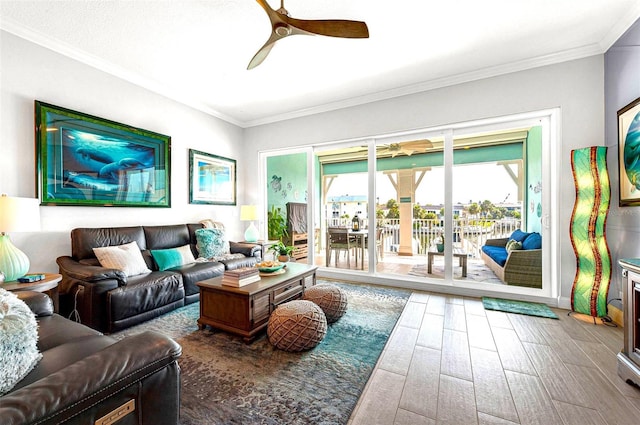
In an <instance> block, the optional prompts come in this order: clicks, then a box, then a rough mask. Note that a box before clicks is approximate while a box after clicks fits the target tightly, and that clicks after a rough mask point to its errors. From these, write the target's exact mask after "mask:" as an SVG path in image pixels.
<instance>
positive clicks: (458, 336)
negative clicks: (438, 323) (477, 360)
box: [440, 329, 473, 381]
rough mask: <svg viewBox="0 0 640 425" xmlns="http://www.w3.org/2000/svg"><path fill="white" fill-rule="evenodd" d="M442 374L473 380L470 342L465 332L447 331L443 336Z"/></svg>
mask: <svg viewBox="0 0 640 425" xmlns="http://www.w3.org/2000/svg"><path fill="white" fill-rule="evenodd" d="M440 372H441V373H443V374H445V375H449V376H455V377H456V378H460V379H466V380H467V381H472V380H473V374H472V372H471V356H470V355H469V342H468V341H467V334H466V333H465V332H458V331H453V330H451V329H445V330H444V332H443V336H442V360H441V362H440Z"/></svg>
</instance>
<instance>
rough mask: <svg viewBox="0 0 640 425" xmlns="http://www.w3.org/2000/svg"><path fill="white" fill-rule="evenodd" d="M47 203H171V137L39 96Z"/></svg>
mask: <svg viewBox="0 0 640 425" xmlns="http://www.w3.org/2000/svg"><path fill="white" fill-rule="evenodd" d="M35 120H36V163H37V167H36V169H37V176H36V178H37V182H38V183H37V184H38V192H39V197H40V202H41V204H42V205H81V206H114V207H170V206H171V190H170V189H171V187H170V182H171V175H170V174H171V173H170V158H171V138H170V137H169V136H165V135H162V134H158V133H154V132H152V131H149V130H143V129H140V128H135V127H131V126H128V125H125V124H121V123H117V122H114V121H110V120H107V119H104V118H98V117H95V116H92V115H87V114H83V113H81V112H77V111H72V110H70V109H66V108H61V107H59V106H54V105H50V104H47V103H44V102H40V101H36V102H35Z"/></svg>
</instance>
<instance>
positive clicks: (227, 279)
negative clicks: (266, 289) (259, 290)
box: [222, 267, 260, 287]
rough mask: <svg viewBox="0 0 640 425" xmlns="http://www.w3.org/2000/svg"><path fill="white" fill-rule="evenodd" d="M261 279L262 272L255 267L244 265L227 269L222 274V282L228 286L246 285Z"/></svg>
mask: <svg viewBox="0 0 640 425" xmlns="http://www.w3.org/2000/svg"><path fill="white" fill-rule="evenodd" d="M258 280H260V274H259V272H258V269H256V268H255V267H243V268H240V269H235V270H226V271H225V272H224V276H222V284H223V285H227V286H236V287H240V286H244V285H248V284H249V283H253V282H256V281H258Z"/></svg>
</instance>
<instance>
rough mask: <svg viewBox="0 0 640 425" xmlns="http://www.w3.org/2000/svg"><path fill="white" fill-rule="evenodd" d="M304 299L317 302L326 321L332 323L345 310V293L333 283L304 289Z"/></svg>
mask: <svg viewBox="0 0 640 425" xmlns="http://www.w3.org/2000/svg"><path fill="white" fill-rule="evenodd" d="M304 299H305V300H309V301H312V302H314V303H315V304H317V305H318V306H319V307H320V308H321V309H322V311H324V315H325V316H326V317H327V323H333V322H335V321H337V320H338V319H339V318H341V317H342V316H344V314H345V313H346V312H347V294H345V293H344V291H343V290H342V289H340V288H338V287H337V286H335V285H329V284H321V285H316V286H312V287H311V288H309V289H307V290H305V291H304Z"/></svg>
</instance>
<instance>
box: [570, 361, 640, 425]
mask: <svg viewBox="0 0 640 425" xmlns="http://www.w3.org/2000/svg"><path fill="white" fill-rule="evenodd" d="M566 366H567V369H569V371H570V372H571V374H572V375H573V376H574V377H575V378H576V381H578V384H579V385H580V386H581V387H582V388H583V389H584V390H585V392H586V393H587V394H588V395H589V398H590V403H591V407H592V408H594V409H596V410H597V411H598V412H599V413H600V415H601V416H602V418H603V419H604V420H605V421H606V422H607V423H608V424H610V425H620V424H637V423H638V422H640V421H639V418H638V410H637V409H636V408H635V407H633V405H631V403H629V402H628V401H627V399H626V398H625V397H622V396H621V395H620V393H619V392H618V390H617V389H616V387H614V386H613V384H612V383H611V382H610V381H609V380H608V379H607V377H605V373H602V372H601V371H600V370H599V369H594V368H590V367H584V366H577V365H572V364H567V365H566Z"/></svg>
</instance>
